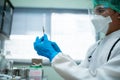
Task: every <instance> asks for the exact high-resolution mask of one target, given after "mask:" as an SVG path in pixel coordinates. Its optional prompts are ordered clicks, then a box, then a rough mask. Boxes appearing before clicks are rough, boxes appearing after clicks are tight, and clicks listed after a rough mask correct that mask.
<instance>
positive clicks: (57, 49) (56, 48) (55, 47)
mask: <svg viewBox="0 0 120 80" xmlns="http://www.w3.org/2000/svg"><path fill="white" fill-rule="evenodd" d="M51 44H52V46H53V48H54V49H55V51H56V52H58V53H59V52H61V50H60V48H59V47H58V45H57V44H56V43H55V42H51Z"/></svg>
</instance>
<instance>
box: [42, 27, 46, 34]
mask: <svg viewBox="0 0 120 80" xmlns="http://www.w3.org/2000/svg"><path fill="white" fill-rule="evenodd" d="M42 31H43V35H44V34H45V28H44V26H43V27H42Z"/></svg>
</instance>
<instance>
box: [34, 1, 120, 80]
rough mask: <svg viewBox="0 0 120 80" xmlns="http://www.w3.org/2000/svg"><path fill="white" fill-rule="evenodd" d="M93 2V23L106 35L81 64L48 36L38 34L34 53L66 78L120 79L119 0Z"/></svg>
mask: <svg viewBox="0 0 120 80" xmlns="http://www.w3.org/2000/svg"><path fill="white" fill-rule="evenodd" d="M93 3H94V6H95V10H94V12H95V13H96V14H97V15H96V16H95V18H93V19H92V22H93V24H94V26H95V29H98V30H96V32H104V33H105V34H106V36H105V37H104V38H103V39H101V40H99V41H97V42H96V43H95V44H94V45H93V46H92V47H91V48H90V49H89V50H88V53H87V55H86V58H85V60H84V61H82V62H81V64H80V65H77V64H76V63H75V62H74V60H72V58H70V57H69V56H68V55H65V54H64V53H62V52H61V50H60V48H59V47H58V46H57V44H56V43H55V42H52V41H50V40H48V38H47V35H44V36H42V37H41V38H39V37H37V38H36V41H35V42H34V49H35V50H36V52H37V53H38V54H39V55H41V56H45V57H47V58H48V59H49V60H50V61H51V64H52V67H53V68H54V69H55V70H56V72H58V73H59V74H60V75H61V76H62V77H63V78H64V79H65V80H120V1H119V0H94V1H93ZM96 24H97V25H98V26H97V25H96Z"/></svg>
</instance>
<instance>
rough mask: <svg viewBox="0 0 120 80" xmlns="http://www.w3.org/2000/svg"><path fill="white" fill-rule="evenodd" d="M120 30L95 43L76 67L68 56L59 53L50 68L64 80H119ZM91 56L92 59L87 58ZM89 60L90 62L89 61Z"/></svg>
mask: <svg viewBox="0 0 120 80" xmlns="http://www.w3.org/2000/svg"><path fill="white" fill-rule="evenodd" d="M118 38H120V30H118V31H115V32H113V33H111V34H110V35H108V36H106V37H105V38H104V39H102V40H100V41H99V42H97V43H96V44H95V45H93V46H92V47H91V48H90V49H89V50H88V54H87V56H86V59H85V60H84V61H82V62H81V64H80V65H77V64H76V63H75V62H74V60H72V59H71V58H70V57H69V56H68V55H65V54H63V53H59V54H58V55H56V56H55V58H54V59H53V60H52V67H53V68H54V69H55V70H56V72H58V73H59V74H60V75H61V76H62V77H63V78H64V79H65V80H120V41H118V42H117V44H116V45H115V47H114V48H113V50H112V53H111V55H110V59H109V60H108V61H107V57H108V54H109V52H110V49H111V47H112V46H113V44H114V43H115V42H116V41H117V40H118ZM90 55H92V58H88V57H89V56H90ZM89 60H90V61H89Z"/></svg>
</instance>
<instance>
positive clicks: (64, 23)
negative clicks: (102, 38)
mask: <svg viewBox="0 0 120 80" xmlns="http://www.w3.org/2000/svg"><path fill="white" fill-rule="evenodd" d="M39 11H40V10H35V11H34V12H33V13H32V11H27V10H23V11H20V10H19V11H18V12H17V11H16V12H14V14H15V15H14V18H13V22H14V23H13V27H15V29H16V27H18V28H19V30H18V29H16V31H14V30H12V31H13V33H14V34H12V35H11V39H10V40H8V41H6V42H5V50H7V51H10V53H11V55H8V56H7V57H8V58H12V59H31V58H43V59H46V58H45V57H42V56H38V55H37V54H36V51H34V48H33V42H34V40H35V38H36V36H42V35H43V34H42V32H41V29H42V27H40V25H41V24H44V23H45V25H46V27H45V30H46V32H47V34H48V35H49V39H50V40H52V41H55V42H56V43H57V44H58V45H59V47H60V49H61V50H62V52H63V53H65V54H69V55H70V56H71V57H72V58H73V59H75V60H78V59H79V60H81V59H83V58H84V56H85V54H86V51H87V50H88V48H89V47H90V46H91V45H92V44H93V43H94V42H95V33H94V28H93V26H92V25H91V22H90V19H89V16H88V15H87V14H83V13H79V12H69V11H68V12H67V11H66V12H64V10H63V11H62V10H61V11H59V10H58V11H54V10H53V11H51V10H50V11H47V14H48V15H47V17H46V18H45V19H44V12H43V13H41V12H40V13H41V14H39ZM23 12H24V13H23ZM36 14H37V15H36ZM41 15H43V16H42V17H40V16H41ZM41 18H43V19H41ZM36 19H37V20H36ZM44 20H45V22H44ZM39 21H40V22H43V23H41V24H39ZM37 24H38V25H37ZM35 26H36V27H35ZM21 28H22V30H21ZM38 30H40V32H39V31H38ZM21 32H22V33H21ZM26 32H28V33H26Z"/></svg>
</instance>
